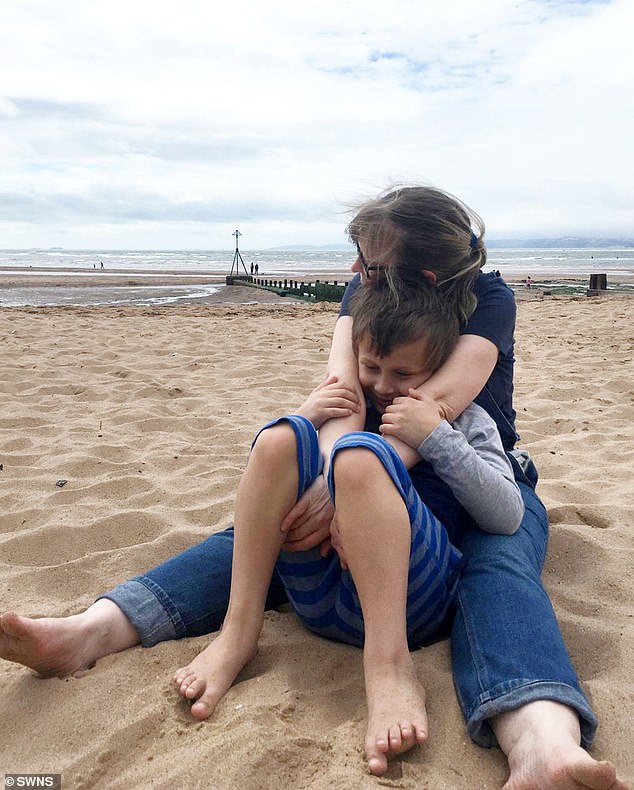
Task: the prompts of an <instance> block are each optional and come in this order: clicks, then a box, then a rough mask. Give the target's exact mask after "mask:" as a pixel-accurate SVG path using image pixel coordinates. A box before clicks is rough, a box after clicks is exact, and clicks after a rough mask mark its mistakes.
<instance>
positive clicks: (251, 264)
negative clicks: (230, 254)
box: [251, 261, 253, 274]
mask: <svg viewBox="0 0 634 790" xmlns="http://www.w3.org/2000/svg"><path fill="white" fill-rule="evenodd" d="M251 274H253V261H251Z"/></svg>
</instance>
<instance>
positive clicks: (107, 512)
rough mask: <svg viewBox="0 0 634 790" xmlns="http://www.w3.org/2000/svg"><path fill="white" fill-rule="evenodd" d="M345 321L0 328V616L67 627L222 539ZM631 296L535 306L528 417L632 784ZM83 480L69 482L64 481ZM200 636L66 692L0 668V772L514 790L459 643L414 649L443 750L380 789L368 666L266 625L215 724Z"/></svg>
mask: <svg viewBox="0 0 634 790" xmlns="http://www.w3.org/2000/svg"><path fill="white" fill-rule="evenodd" d="M335 318H336V307H335V306H319V305H317V306H308V305H304V304H288V305H283V306H278V305H272V304H269V305H258V306H218V305H215V306H209V307H180V308H158V309H146V308H122V309H119V308H92V309H87V308H79V309H72V308H39V309H28V308H23V309H5V310H1V311H0V338H1V341H2V344H1V346H0V362H1V365H2V370H3V373H2V376H1V377H0V392H1V398H0V428H1V434H0V462H1V463H2V465H3V468H2V470H1V471H0V519H1V528H0V589H1V590H2V600H1V607H0V608H2V609H7V608H15V609H16V610H18V611H20V612H22V613H24V614H30V615H36V616H40V615H42V616H44V615H56V614H70V613H73V612H77V611H79V610H80V609H82V608H83V607H85V606H87V605H88V604H90V603H91V601H92V600H93V599H94V597H95V596H96V595H97V594H98V593H100V592H101V591H103V590H104V589H107V588H108V587H109V586H111V585H112V584H114V583H116V582H118V581H121V580H123V579H125V578H127V577H129V576H130V575H133V574H135V573H138V572H141V571H143V570H144V569H146V568H148V567H150V566H151V565H152V564H155V563H157V562H159V561H161V560H163V559H165V558H167V557H169V556H170V555H172V554H174V553H175V552H177V551H179V550H181V549H184V548H185V547H187V546H189V545H191V544H193V543H195V542H196V541H199V540H201V539H202V538H204V537H206V536H207V535H208V534H209V533H210V532H212V531H215V530H218V529H221V528H223V527H224V526H225V525H227V524H228V523H229V521H230V519H231V515H232V508H233V498H234V492H235V488H236V485H237V482H238V479H239V476H240V473H241V470H242V468H243V466H244V462H245V457H246V453H247V450H248V446H249V442H250V439H251V437H252V436H253V434H254V432H255V430H256V429H257V428H258V427H259V426H260V424H261V423H262V422H263V421H265V420H266V419H268V418H270V417H272V416H274V415H279V414H282V413H284V412H286V411H288V410H290V409H291V408H292V407H293V406H294V405H296V404H297V403H298V402H299V401H300V399H301V398H302V396H304V395H305V394H306V393H307V392H308V391H309V389H310V388H311V386H312V385H313V384H314V383H316V382H317V381H318V379H319V377H320V374H321V372H322V371H323V368H324V364H325V361H326V357H327V352H328V346H329V338H330V334H331V331H332V327H333V325H334V322H335ZM633 326H634V300H633V299H629V298H624V297H611V298H597V299H586V298H551V299H541V298H531V299H529V300H524V301H521V302H520V305H519V315H518V331H517V358H518V362H517V374H516V382H517V387H516V392H517V394H516V405H517V408H518V427H519V430H520V432H521V433H522V436H523V446H525V447H527V448H528V449H529V450H530V451H531V453H532V454H533V456H534V458H535V460H536V462H537V465H538V467H539V469H540V472H541V483H540V486H539V492H540V494H541V496H542V498H543V499H544V501H545V502H546V505H547V507H548V510H549V513H550V518H551V521H552V525H553V526H552V537H551V543H550V549H549V554H548V560H547V564H546V569H545V572H544V578H545V582H546V585H547V587H548V590H549V592H550V594H551V596H552V599H553V602H554V605H555V608H556V610H557V614H558V616H559V620H560V623H561V625H562V628H563V631H564V634H565V636H566V639H567V642H568V645H569V648H570V651H571V654H572V657H573V660H574V663H575V666H576V668H577V670H578V671H579V674H580V677H581V679H582V681H583V685H584V688H585V689H586V691H587V692H588V694H589V695H590V697H591V699H592V702H593V704H594V706H595V708H596V711H597V713H598V715H599V718H600V720H601V726H600V729H599V733H598V736H597V739H596V743H595V746H594V747H593V750H592V754H593V755H594V756H596V757H598V758H609V759H611V760H613V761H614V762H616V763H617V765H618V766H619V767H620V771H621V774H622V775H623V777H624V778H629V780H630V781H631V780H632V778H633V777H634V754H633V753H634V749H633V745H634V744H633V740H632V720H633V719H634V694H633V689H632V670H631V666H632V659H633V657H634V620H633V607H632V589H633V584H632V582H633V571H632V566H633V564H634V563H633V559H634V555H633V551H632V545H633V541H632V535H633V532H634V505H633V504H632V502H633V483H632V473H633V470H634V464H633V460H634V441H633V440H634V399H633V394H632V391H633V388H632V381H633V364H632V355H633V348H632V346H633V343H632V327H633ZM60 479H66V480H68V482H67V483H66V485H65V486H64V487H63V488H59V487H57V486H56V485H55V483H56V481H58V480H60ZM206 642H207V639H206V638H200V639H189V640H183V641H180V642H171V643H164V644H162V645H159V646H157V647H155V648H153V649H150V650H147V649H143V648H140V647H139V648H135V649H132V650H129V651H127V652H126V653H123V654H120V655H117V656H111V657H109V658H106V659H103V660H101V661H99V662H98V663H97V665H96V667H95V668H94V669H92V670H90V671H87V672H84V673H82V674H81V676H75V677H72V678H68V679H65V680H41V679H39V678H37V677H35V676H34V675H33V674H32V673H31V672H29V671H28V670H26V669H23V668H21V667H18V666H14V665H12V664H9V663H6V662H2V661H0V680H1V684H2V698H1V701H0V744H1V746H0V750H1V752H2V761H1V767H2V769H3V770H4V771H5V772H19V771H24V772H43V771H52V772H57V773H62V775H63V786H64V787H66V788H68V787H80V788H126V790H128V789H129V788H131V787H150V786H151V787H156V788H168V787H169V788H196V787H201V788H202V787H205V788H213V789H215V788H218V789H219V790H220V789H222V790H226V789H227V788H240V789H241V790H250V789H251V788H254V789H255V788H258V790H259V789H260V788H275V790H280V788H297V789H298V790H301V789H302V788H311V789H312V788H315V789H317V790H322V789H324V790H325V788H363V787H368V788H369V787H376V786H387V787H398V788H434V790H443V788H451V790H460V789H462V788H465V789H469V790H471V789H472V788H478V789H481V788H496V787H500V786H501V784H502V783H503V781H504V779H505V776H506V768H505V761H504V759H503V757H502V755H501V754H500V752H499V751H497V750H484V749H480V748H478V747H476V746H475V745H474V744H472V743H471V742H470V740H469V739H468V737H467V735H466V732H465V728H464V724H463V721H462V718H461V714H460V712H459V709H458V705H457V703H456V699H455V693H454V690H453V687H452V680H451V671H450V663H449V654H448V645H447V643H446V642H445V643H440V644H437V645H435V646H433V647H431V648H427V649H424V650H421V651H418V652H417V653H416V654H415V661H416V665H417V667H418V669H419V671H420V675H421V678H422V679H423V680H424V682H425V685H426V686H427V688H428V689H429V712H430V720H431V738H430V741H429V743H428V745H427V746H425V747H424V748H422V749H417V750H414V751H413V752H412V753H410V754H409V755H407V756H405V757H404V758H403V759H401V760H399V761H397V762H395V763H394V764H393V766H392V767H391V768H390V771H389V773H388V774H387V776H386V777H384V778H382V779H381V780H378V779H374V778H371V777H370V776H368V775H367V774H366V769H365V763H364V759H363V754H362V743H363V735H364V731H365V705H364V695H363V683H362V675H361V653H360V651H358V650H356V649H354V648H351V647H347V646H343V645H338V644H334V643H331V642H327V641H324V640H321V639H319V638H317V637H315V636H313V635H311V634H309V633H307V632H306V631H305V630H303V628H302V627H301V626H300V625H299V624H298V622H297V620H296V619H295V617H294V616H293V615H292V614H290V613H270V614H268V615H267V619H266V623H265V627H264V631H263V636H262V643H261V645H262V646H261V651H260V653H259V655H258V657H257V658H256V659H255V660H254V662H253V663H252V665H251V666H250V667H249V668H248V669H247V670H246V671H245V672H244V673H243V674H242V675H241V676H240V682H239V683H238V684H236V685H235V686H234V687H233V688H232V689H231V690H230V692H229V693H228V695H227V696H226V698H225V700H224V701H223V702H222V704H221V705H220V707H219V710H218V711H217V713H216V715H215V716H214V717H213V719H212V720H211V721H209V722H206V723H198V722H195V721H193V720H192V718H191V717H190V715H189V714H188V710H187V704H186V703H184V702H182V701H181V700H180V699H179V698H178V696H177V694H176V693H175V691H174V690H173V688H172V686H171V684H170V680H169V679H170V675H171V672H172V670H173V669H174V668H175V667H177V666H181V665H183V664H184V663H186V662H187V661H188V660H190V659H191V658H192V657H193V656H194V655H195V654H196V653H197V652H198V651H199V650H200V649H201V648H202V647H203V646H204V645H205V644H206Z"/></svg>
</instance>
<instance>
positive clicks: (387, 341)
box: [350, 278, 460, 371]
mask: <svg viewBox="0 0 634 790" xmlns="http://www.w3.org/2000/svg"><path fill="white" fill-rule="evenodd" d="M350 314H351V316H352V345H353V348H354V352H355V354H357V353H358V350H359V343H360V341H361V340H362V338H364V337H368V338H369V341H370V342H369V345H370V348H371V350H372V351H373V352H374V353H375V354H378V355H379V356H380V357H385V356H387V355H388V354H390V353H391V352H392V351H394V349H395V348H396V347H397V346H401V345H404V344H405V343H412V342H414V341H415V340H424V341H425V343H426V354H427V366H428V369H429V370H430V371H434V370H437V369H438V368H439V367H441V365H442V364H443V363H444V362H445V361H446V359H447V357H448V356H449V355H450V354H451V352H452V351H453V349H454V347H455V345H456V343H457V342H458V337H459V334H460V326H459V320H458V316H457V315H456V314H455V312H452V311H451V310H450V309H448V308H447V304H446V301H445V299H444V297H443V296H442V295H441V294H440V292H439V289H438V288H436V287H434V286H432V285H430V284H428V283H427V282H426V281H425V280H424V279H422V278H421V280H420V281H419V282H418V283H411V284H409V285H406V286H403V287H402V288H401V291H400V293H398V294H395V293H394V291H393V290H392V289H391V288H390V286H389V284H388V283H387V281H386V280H385V279H382V280H380V281H378V282H374V281H373V280H365V281H364V282H363V283H362V284H361V285H360V286H359V288H358V289H357V291H356V293H355V294H354V296H353V297H352V300H351V306H350Z"/></svg>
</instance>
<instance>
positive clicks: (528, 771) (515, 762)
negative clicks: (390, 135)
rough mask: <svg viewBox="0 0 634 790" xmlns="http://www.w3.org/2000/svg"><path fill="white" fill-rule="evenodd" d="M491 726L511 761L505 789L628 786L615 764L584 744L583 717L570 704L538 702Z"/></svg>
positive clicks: (625, 789) (611, 789)
mask: <svg viewBox="0 0 634 790" xmlns="http://www.w3.org/2000/svg"><path fill="white" fill-rule="evenodd" d="M491 724H492V727H493V730H494V731H495V734H496V736H497V739H498V741H499V743H500V746H501V747H502V750H503V751H504V752H505V753H506V755H507V757H508V761H509V768H510V775H509V778H508V781H507V782H506V784H505V785H504V790H536V788H539V790H581V788H588V790H590V788H591V789H592V790H628V786H627V785H626V784H625V783H624V782H621V781H620V780H619V779H618V778H617V776H616V769H615V768H614V766H613V765H612V763H609V762H607V761H605V760H602V761H598V760H595V759H594V758H592V757H591V756H590V755H589V754H588V752H586V750H585V749H582V748H581V746H580V745H579V743H580V737H581V736H580V730H579V719H578V717H577V714H576V712H575V711H574V710H573V709H572V708H569V707H568V706H566V705H561V704H560V703H558V702H552V701H550V700H537V701H536V702H530V703H528V704H527V705H524V706H522V707H521V708H518V709H517V710H514V711H509V712H508V713H502V714H500V715H499V716H496V717H495V718H494V719H493V720H492V722H491Z"/></svg>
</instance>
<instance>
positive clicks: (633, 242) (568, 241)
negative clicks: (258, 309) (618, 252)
mask: <svg viewBox="0 0 634 790" xmlns="http://www.w3.org/2000/svg"><path fill="white" fill-rule="evenodd" d="M486 242H487V247H490V248H491V249H495V248H496V247H497V248H500V247H506V248H509V247H510V248H515V249H520V250H523V249H533V248H537V249H545V250H557V249H567V250H570V249H586V250H588V249H607V248H610V247H616V248H619V249H625V248H628V249H632V248H634V237H632V238H626V237H620V238H619V237H617V238H600V237H597V238H593V237H589V236H558V237H557V238H552V239H489V238H488V237H487V240H486ZM268 249H269V250H287V251H288V252H292V251H295V252H297V251H301V250H305V251H309V250H314V251H323V250H326V251H331V250H332V251H333V252H353V247H352V245H351V244H320V245H315V244H285V245H282V246H279V247H269V248H268Z"/></svg>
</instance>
